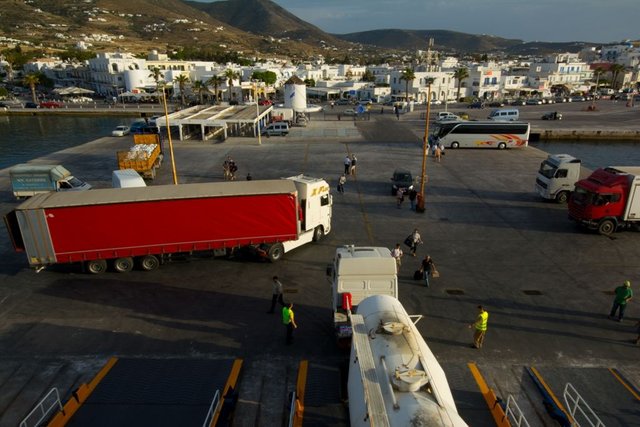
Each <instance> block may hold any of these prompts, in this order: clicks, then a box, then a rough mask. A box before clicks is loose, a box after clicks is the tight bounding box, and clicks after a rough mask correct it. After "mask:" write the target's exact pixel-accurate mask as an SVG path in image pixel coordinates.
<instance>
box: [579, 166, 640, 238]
mask: <svg viewBox="0 0 640 427" xmlns="http://www.w3.org/2000/svg"><path fill="white" fill-rule="evenodd" d="M632 181H633V177H632V176H631V177H630V175H629V174H627V173H623V172H621V171H619V170H617V169H615V168H604V169H602V168H601V169H597V170H596V171H595V172H593V173H592V174H591V175H590V176H589V177H588V178H586V179H583V180H580V181H578V182H576V186H575V191H574V192H573V193H572V195H571V198H570V199H569V218H571V219H573V220H575V221H577V222H578V223H580V224H581V225H584V226H586V227H587V228H589V229H592V230H598V232H599V233H600V234H604V235H609V234H611V233H613V232H614V231H615V230H616V229H617V228H618V227H619V226H621V225H623V223H624V222H625V220H626V209H627V202H628V198H629V197H628V195H629V193H630V188H631V182H632Z"/></svg>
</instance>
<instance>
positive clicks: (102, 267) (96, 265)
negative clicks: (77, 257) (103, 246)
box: [86, 259, 107, 274]
mask: <svg viewBox="0 0 640 427" xmlns="http://www.w3.org/2000/svg"><path fill="white" fill-rule="evenodd" d="M86 267H87V271H88V272H89V273H91V274H102V273H104V272H105V271H107V261H106V260H104V259H94V260H91V261H87V264H86Z"/></svg>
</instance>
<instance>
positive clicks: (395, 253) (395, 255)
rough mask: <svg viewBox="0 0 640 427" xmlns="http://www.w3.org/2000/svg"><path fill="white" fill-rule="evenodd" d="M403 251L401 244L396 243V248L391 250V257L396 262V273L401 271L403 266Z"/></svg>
mask: <svg viewBox="0 0 640 427" xmlns="http://www.w3.org/2000/svg"><path fill="white" fill-rule="evenodd" d="M402 255H404V253H403V252H402V249H400V243H396V247H395V248H393V249H392V250H391V256H392V257H393V258H394V259H395V260H396V272H398V271H400V266H401V265H402Z"/></svg>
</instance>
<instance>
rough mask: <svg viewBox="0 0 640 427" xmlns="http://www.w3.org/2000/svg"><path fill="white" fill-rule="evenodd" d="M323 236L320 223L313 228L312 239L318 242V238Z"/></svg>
mask: <svg viewBox="0 0 640 427" xmlns="http://www.w3.org/2000/svg"><path fill="white" fill-rule="evenodd" d="M323 237H324V229H323V228H322V226H321V225H319V226H317V227H316V228H315V229H314V230H313V241H314V242H319V241H320V240H322V238H323Z"/></svg>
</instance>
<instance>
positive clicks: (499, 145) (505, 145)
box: [498, 142, 507, 150]
mask: <svg viewBox="0 0 640 427" xmlns="http://www.w3.org/2000/svg"><path fill="white" fill-rule="evenodd" d="M505 148H507V144H505V143H504V142H501V143H500V144H498V150H504V149H505Z"/></svg>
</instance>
